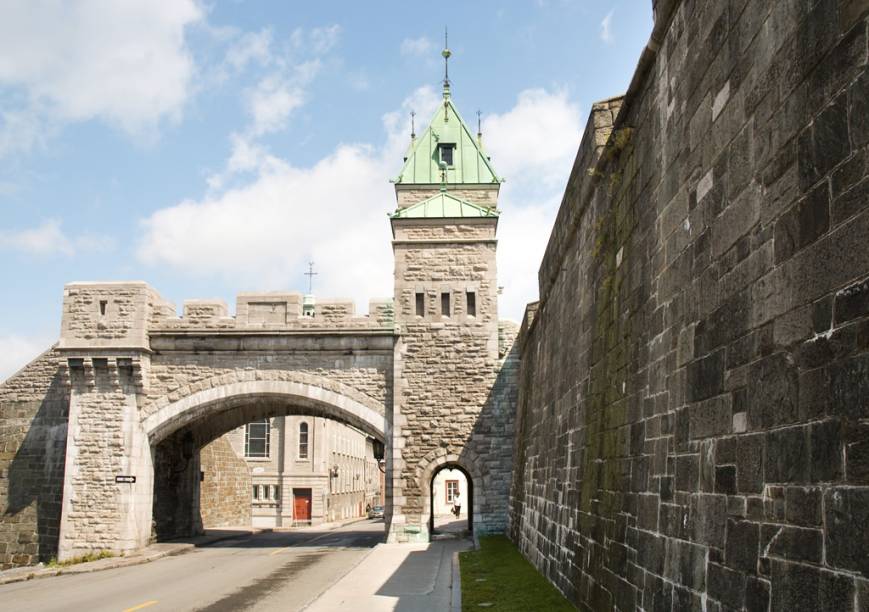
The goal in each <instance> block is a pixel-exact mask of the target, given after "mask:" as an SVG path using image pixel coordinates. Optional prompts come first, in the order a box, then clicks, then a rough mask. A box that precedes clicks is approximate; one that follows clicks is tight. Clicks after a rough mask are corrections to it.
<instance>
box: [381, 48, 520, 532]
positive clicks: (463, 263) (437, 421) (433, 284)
mask: <svg viewBox="0 0 869 612" xmlns="http://www.w3.org/2000/svg"><path fill="white" fill-rule="evenodd" d="M444 56H445V58H446V57H449V52H448V51H445V52H444ZM500 184H501V180H500V179H499V178H498V176H497V174H496V173H495V171H494V169H493V168H492V165H491V163H490V160H489V158H488V157H487V156H486V154H485V152H484V150H483V147H482V139H481V135H480V134H479V133H478V134H477V135H476V136H474V134H473V133H472V132H471V130H470V129H468V126H467V124H466V123H465V122H464V121H463V120H462V118H461V116H460V115H459V113H458V110H457V109H456V107H455V105H454V104H453V101H452V98H451V95H450V83H449V80H448V78H445V79H444V90H443V101H442V103H441V104H440V105H439V106H438V108H437V110H436V112H435V114H434V116H433V117H432V119H431V122H430V123H429V125H428V127H427V128H426V129H425V131H424V132H423V133H422V134H421V135H420V136H419V137H416V135H412V137H411V144H410V148H409V151H408V153H407V156H406V158H405V162H404V167H403V168H402V170H401V173H400V174H399V176H398V177H397V178H396V179H395V194H396V200H397V210H396V211H395V212H394V213H393V214H392V215H391V224H392V233H393V251H394V254H395V322H396V325H397V326H398V330H399V334H400V335H399V339H398V342H397V348H396V359H395V364H396V372H395V385H396V386H395V400H394V406H393V414H392V422H391V425H392V436H391V439H392V447H391V453H392V455H391V465H392V478H391V481H390V484H391V486H392V500H393V508H392V517H391V522H390V528H389V539H390V541H394V542H395V541H415V540H422V541H426V540H427V539H428V537H429V533H430V529H431V519H432V516H431V514H432V513H431V482H432V479H433V477H434V475H435V474H436V473H437V472H438V471H439V470H440V469H441V468H443V467H446V466H450V467H459V468H461V469H463V470H464V471H465V472H466V475H467V476H468V477H469V479H470V481H471V498H472V499H470V500H467V501H466V506H469V508H468V509H469V511H470V516H471V517H472V525H473V528H474V529H475V530H477V531H503V529H504V526H505V515H506V507H507V494H508V489H509V478H510V470H511V453H512V423H513V415H514V412H515V408H514V406H515V401H514V394H513V393H512V391H511V390H512V389H513V388H514V387H515V385H514V384H513V380H512V376H511V373H512V372H513V371H514V370H515V368H514V367H512V366H514V365H515V360H510V359H508V357H509V349H510V345H511V344H512V338H513V336H514V335H515V334H514V333H509V332H507V331H506V327H505V326H502V325H499V321H498V284H497V275H496V263H495V249H496V238H495V236H496V231H497V227H498V217H499V214H500V213H499V211H498V209H497V205H498V192H499V189H500ZM499 331H500V332H501V333H500V334H499ZM499 337H500V338H501V342H500V343H499ZM508 337H509V341H508V340H507V338H508Z"/></svg>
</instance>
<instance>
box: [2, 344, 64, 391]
mask: <svg viewBox="0 0 869 612" xmlns="http://www.w3.org/2000/svg"><path fill="white" fill-rule="evenodd" d="M54 341H55V340H53V339H51V338H49V337H48V336H38V337H25V336H18V335H14V334H13V335H5V336H0V383H2V382H3V381H4V380H6V379H7V378H9V377H10V376H12V375H13V374H15V373H16V372H17V371H18V370H20V369H21V368H23V367H24V366H25V365H27V364H28V363H30V362H31V361H33V360H34V359H36V358H37V357H39V355H41V354H42V353H43V352H44V351H45V350H46V349H48V348H49V347H50V346H51V345H52V343H53V342H54Z"/></svg>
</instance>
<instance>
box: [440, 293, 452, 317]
mask: <svg viewBox="0 0 869 612" xmlns="http://www.w3.org/2000/svg"><path fill="white" fill-rule="evenodd" d="M441 316H443V317H448V316H450V293H449V292H448V291H447V292H444V293H441Z"/></svg>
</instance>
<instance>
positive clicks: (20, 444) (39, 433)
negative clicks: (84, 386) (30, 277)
mask: <svg viewBox="0 0 869 612" xmlns="http://www.w3.org/2000/svg"><path fill="white" fill-rule="evenodd" d="M62 363H63V361H62V359H61V357H60V355H59V354H58V353H57V351H56V350H54V349H50V350H48V351H46V352H45V353H43V354H42V355H40V356H39V357H37V358H36V359H35V360H34V361H32V362H31V363H30V364H28V365H27V366H25V367H24V368H23V369H21V370H20V371H19V372H17V373H16V374H14V375H13V376H11V377H10V378H9V379H7V380H6V381H5V382H4V383H3V384H2V385H0V570H2V569H8V568H10V567H13V566H18V565H29V564H32V563H36V562H37V561H47V560H48V559H49V558H50V557H52V556H53V555H54V554H55V553H56V551H57V538H58V530H59V528H60V506H61V497H62V490H63V466H64V451H65V448H66V424H67V415H68V410H69V386H68V382H67V381H66V378H65V376H64V370H63V368H62V367H61V364H62Z"/></svg>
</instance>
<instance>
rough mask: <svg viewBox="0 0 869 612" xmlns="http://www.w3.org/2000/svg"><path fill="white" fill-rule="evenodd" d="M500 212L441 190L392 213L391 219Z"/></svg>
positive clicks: (438, 217)
mask: <svg viewBox="0 0 869 612" xmlns="http://www.w3.org/2000/svg"><path fill="white" fill-rule="evenodd" d="M499 214H500V213H498V211H497V210H495V209H494V208H486V207H485V206H480V205H479V204H474V203H472V202H468V201H467V200H462V199H461V198H457V197H455V196H452V195H450V194H449V193H447V192H444V191H442V192H441V193H438V194H436V195H433V196H432V197H430V198H427V199H425V200H423V201H422V202H417V203H416V204H414V205H413V206H409V207H408V208H400V209H398V210H397V211H395V212H394V213H392V214H391V215H389V216H390V218H392V219H459V218H465V217H477V218H479V217H495V218H497V217H498V216H499Z"/></svg>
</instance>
